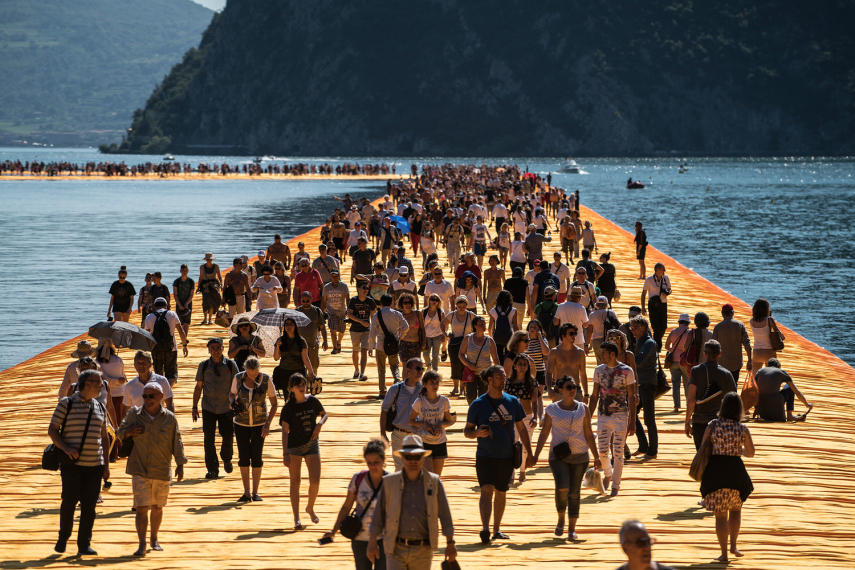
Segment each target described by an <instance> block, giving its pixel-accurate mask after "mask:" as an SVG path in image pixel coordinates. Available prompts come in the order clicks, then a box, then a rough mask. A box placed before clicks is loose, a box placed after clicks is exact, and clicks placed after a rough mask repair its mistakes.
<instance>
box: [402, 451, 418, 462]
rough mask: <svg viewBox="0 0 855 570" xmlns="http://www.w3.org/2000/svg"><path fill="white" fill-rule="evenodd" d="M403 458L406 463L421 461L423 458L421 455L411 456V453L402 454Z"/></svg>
mask: <svg viewBox="0 0 855 570" xmlns="http://www.w3.org/2000/svg"><path fill="white" fill-rule="evenodd" d="M401 457H402V458H403V459H404V461H420V460H421V458H422V456H421V455H410V454H409V453H402V454H401Z"/></svg>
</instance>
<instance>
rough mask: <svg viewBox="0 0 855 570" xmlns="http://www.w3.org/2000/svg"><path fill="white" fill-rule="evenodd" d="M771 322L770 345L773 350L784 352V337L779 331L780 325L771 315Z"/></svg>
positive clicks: (769, 319)
mask: <svg viewBox="0 0 855 570" xmlns="http://www.w3.org/2000/svg"><path fill="white" fill-rule="evenodd" d="M768 321H769V343H770V344H771V345H772V350H776V351H777V350H784V335H783V334H781V331H780V330H779V329H778V323H776V322H775V319H773V318H772V316H771V315H770V316H769V318H768Z"/></svg>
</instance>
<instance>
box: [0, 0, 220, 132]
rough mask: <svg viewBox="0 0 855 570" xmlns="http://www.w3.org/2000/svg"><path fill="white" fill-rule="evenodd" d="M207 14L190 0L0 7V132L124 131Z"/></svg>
mask: <svg viewBox="0 0 855 570" xmlns="http://www.w3.org/2000/svg"><path fill="white" fill-rule="evenodd" d="M212 15H213V12H212V11H211V10H209V9H208V8H205V7H204V6H200V5H199V4H196V3H195V2H192V1H191V0H74V1H69V0H2V2H0V78H2V79H0V131H7V132H8V131H11V132H16V133H23V134H25V133H32V132H34V131H86V130H110V129H113V130H115V129H122V128H124V127H126V126H127V124H128V121H129V119H130V117H131V115H132V113H133V110H134V109H136V108H137V107H140V106H141V105H142V104H143V103H144V102H145V100H146V98H147V97H148V95H149V94H150V93H151V91H152V89H153V88H154V87H155V85H156V84H157V83H158V82H160V81H162V80H163V77H164V75H165V74H167V73H168V72H169V70H170V68H171V67H172V65H173V64H174V63H175V62H176V61H178V60H180V59H181V57H182V55H183V54H184V53H185V52H186V51H187V50H188V48H190V47H192V46H196V45H198V44H199V40H200V37H201V34H202V32H203V31H204V30H205V29H206V28H207V26H208V24H209V23H210V21H211V17H212Z"/></svg>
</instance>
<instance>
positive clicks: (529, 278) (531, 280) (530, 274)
mask: <svg viewBox="0 0 855 570" xmlns="http://www.w3.org/2000/svg"><path fill="white" fill-rule="evenodd" d="M538 273H540V272H539V271H535V270H534V269H530V270H529V272H528V273H526V274H525V280H526V281H528V292H529V293H531V292H532V289H533V288H534V278H535V276H537V274H538Z"/></svg>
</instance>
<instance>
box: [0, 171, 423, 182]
mask: <svg viewBox="0 0 855 570" xmlns="http://www.w3.org/2000/svg"><path fill="white" fill-rule="evenodd" d="M409 177H410V175H409V174H267V173H264V174H243V173H237V172H230V173H229V174H226V175H221V174H220V173H218V172H205V173H203V172H180V173H177V174H164V175H162V176H161V175H160V174H159V173H157V172H152V173H149V174H136V175H134V176H132V175H130V174H128V175H127V176H118V175H113V176H107V175H105V174H104V173H103V172H93V173H92V174H60V175H59V176H47V175H44V174H43V175H41V176H34V175H32V174H25V175H23V176H22V175H19V174H9V175H5V174H4V175H0V182H3V181H15V182H23V181H26V182H32V181H33V180H48V181H50V180H84V181H87V182H89V181H110V182H116V181H125V180H229V181H234V180H282V181H284V180H287V181H289V182H295V181H304V180H305V181H310V180H341V181H362V180H383V181H386V180H401V179H403V178H409Z"/></svg>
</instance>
